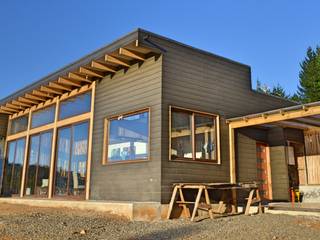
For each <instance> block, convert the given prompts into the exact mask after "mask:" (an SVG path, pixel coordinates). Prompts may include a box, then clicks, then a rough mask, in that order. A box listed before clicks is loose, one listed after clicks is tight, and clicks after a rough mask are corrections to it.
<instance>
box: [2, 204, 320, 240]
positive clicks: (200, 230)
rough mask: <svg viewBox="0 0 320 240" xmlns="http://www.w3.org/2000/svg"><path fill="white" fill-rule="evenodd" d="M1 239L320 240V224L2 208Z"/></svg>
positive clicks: (297, 219) (257, 218)
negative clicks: (128, 216) (127, 217)
mask: <svg viewBox="0 0 320 240" xmlns="http://www.w3.org/2000/svg"><path fill="white" fill-rule="evenodd" d="M0 239H1V240H4V239H5V240H11V239H41V240H45V239H125V240H134V239H143V240H146V239H215V240H217V239H223V240H229V239H259V240H263V239H270V240H275V239H300V240H301V239H318V240H319V239H320V218H315V217H301V216H300V217H296V216H287V215H272V214H262V215H254V216H244V215H239V216H233V217H223V218H217V219H214V220H210V219H206V220H203V221H199V222H196V223H191V222H190V221H189V220H170V221H154V222H131V221H127V220H125V219H121V218H118V217H115V216H111V215H107V214H98V213H97V212H87V211H81V212H79V211H76V210H71V209H53V208H36V207H30V206H22V205H9V204H0Z"/></svg>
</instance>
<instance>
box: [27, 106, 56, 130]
mask: <svg viewBox="0 0 320 240" xmlns="http://www.w3.org/2000/svg"><path fill="white" fill-rule="evenodd" d="M54 114H55V106H50V107H46V108H43V109H40V110H38V111H36V112H33V113H32V117H31V128H35V127H39V126H43V125H46V124H49V123H53V122H54Z"/></svg>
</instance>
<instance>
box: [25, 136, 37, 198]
mask: <svg viewBox="0 0 320 240" xmlns="http://www.w3.org/2000/svg"><path fill="white" fill-rule="evenodd" d="M39 142H40V136H39V135H36V136H32V137H31V138H30V148H29V158H28V169H27V171H28V172H27V181H26V190H25V194H26V195H31V194H34V187H35V181H36V171H37V164H38V158H39Z"/></svg>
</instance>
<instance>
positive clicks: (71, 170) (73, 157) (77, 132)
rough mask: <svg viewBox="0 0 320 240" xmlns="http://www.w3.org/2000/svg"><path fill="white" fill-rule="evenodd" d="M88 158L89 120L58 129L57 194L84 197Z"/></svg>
mask: <svg viewBox="0 0 320 240" xmlns="http://www.w3.org/2000/svg"><path fill="white" fill-rule="evenodd" d="M87 158H88V122H85V123H80V124H77V125H73V126H70V127H64V128H61V129H59V130H58V146H57V161H56V171H55V195H56V196H68V195H69V196H74V197H84V194H85V185H86V170H87V167H86V166H87Z"/></svg>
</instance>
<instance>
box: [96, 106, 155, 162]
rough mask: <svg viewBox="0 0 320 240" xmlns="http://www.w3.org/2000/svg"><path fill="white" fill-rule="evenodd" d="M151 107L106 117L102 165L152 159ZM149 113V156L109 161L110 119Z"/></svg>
mask: <svg viewBox="0 0 320 240" xmlns="http://www.w3.org/2000/svg"><path fill="white" fill-rule="evenodd" d="M150 110H151V108H150V107H147V108H142V109H138V110H134V111H130V112H125V113H122V114H116V115H112V116H110V117H106V118H105V119H104V123H103V124H104V128H103V129H104V133H103V134H104V136H103V151H102V161H101V163H102V165H114V164H128V163H138V162H147V161H150V160H151V158H150V145H151V144H150V140H151V137H150V136H151V132H150V130H151V111H150ZM145 112H147V113H148V146H147V150H148V158H147V159H132V160H117V161H109V160H108V144H109V132H110V120H114V119H117V118H119V117H128V116H132V115H136V114H139V113H145Z"/></svg>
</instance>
